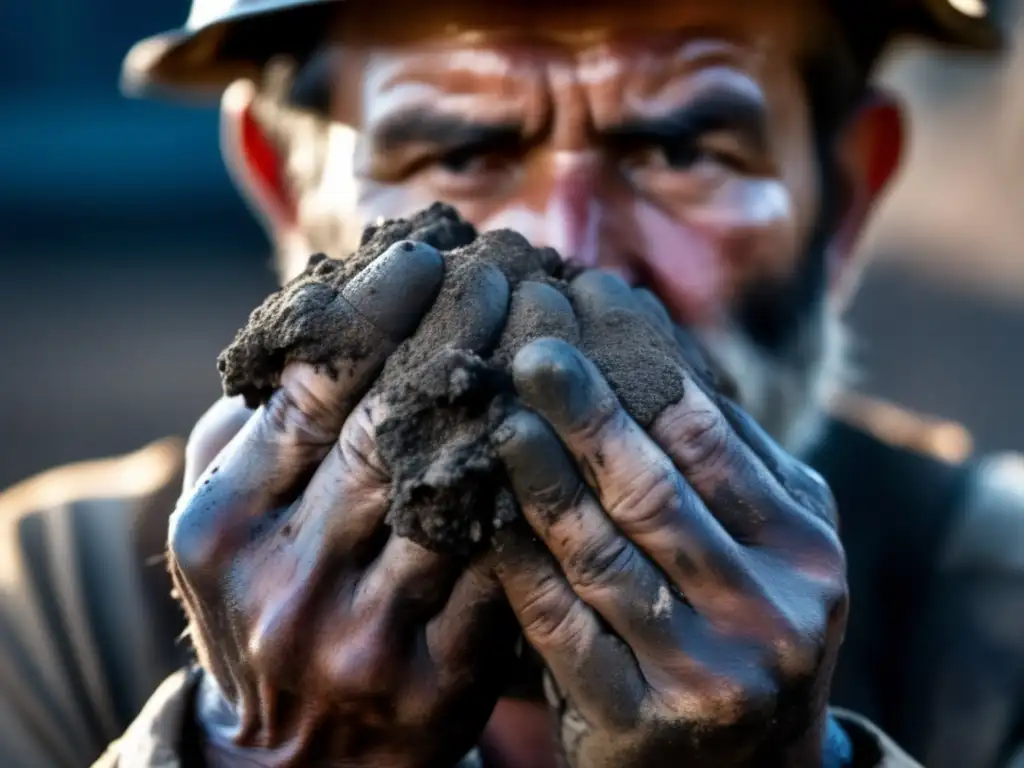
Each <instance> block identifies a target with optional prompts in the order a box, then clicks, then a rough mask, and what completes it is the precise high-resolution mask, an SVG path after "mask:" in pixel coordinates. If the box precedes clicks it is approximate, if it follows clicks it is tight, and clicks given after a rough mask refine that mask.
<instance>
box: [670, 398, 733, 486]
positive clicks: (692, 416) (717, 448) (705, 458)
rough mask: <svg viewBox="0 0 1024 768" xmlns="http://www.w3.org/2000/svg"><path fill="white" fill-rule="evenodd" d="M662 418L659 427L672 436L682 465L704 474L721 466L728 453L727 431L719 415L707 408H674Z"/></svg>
mask: <svg viewBox="0 0 1024 768" xmlns="http://www.w3.org/2000/svg"><path fill="white" fill-rule="evenodd" d="M665 418H666V423H664V424H663V425H661V427H662V429H663V430H664V431H666V432H667V433H668V434H669V435H671V438H672V441H673V447H674V452H675V454H676V456H677V457H678V458H679V460H680V462H681V463H682V464H684V465H686V466H687V467H690V468H692V469H694V470H698V471H701V472H707V473H713V472H715V471H717V470H718V469H719V468H720V467H721V466H722V464H723V463H724V462H725V460H726V458H727V456H728V452H729V439H728V437H729V432H728V427H727V424H726V421H725V419H724V418H723V416H722V414H720V413H718V412H717V411H714V410H712V409H710V408H707V409H703V408H702V409H688V408H675V409H672V410H671V411H670V412H669V413H667V414H666V417H665Z"/></svg>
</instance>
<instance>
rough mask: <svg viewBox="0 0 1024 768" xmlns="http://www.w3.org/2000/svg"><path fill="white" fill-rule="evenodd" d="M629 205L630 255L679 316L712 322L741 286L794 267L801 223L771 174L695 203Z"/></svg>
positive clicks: (727, 307) (733, 183)
mask: <svg viewBox="0 0 1024 768" xmlns="http://www.w3.org/2000/svg"><path fill="white" fill-rule="evenodd" d="M634 208H635V214H634V216H635V221H636V225H637V230H638V231H637V235H638V244H637V245H634V246H633V247H634V248H635V249H637V250H636V252H635V258H637V259H638V260H639V261H640V262H641V265H642V271H643V272H644V273H646V277H647V279H648V281H649V282H650V283H651V284H652V288H654V289H655V290H656V292H657V293H658V294H659V296H660V297H661V299H662V301H664V302H665V304H666V305H667V306H668V307H669V309H670V310H671V311H672V312H673V314H674V315H675V317H676V319H677V320H679V321H680V322H683V323H686V324H692V325H714V324H716V322H717V320H718V319H719V318H722V316H723V315H728V314H729V311H730V309H732V307H733V306H734V305H735V303H736V301H737V299H738V298H739V297H741V296H742V295H743V294H744V293H745V290H746V288H747V287H748V286H750V285H751V284H753V283H756V282H760V281H763V280H766V279H777V278H779V277H785V276H787V275H789V274H791V273H792V272H793V271H794V270H795V269H796V267H797V264H798V260H799V259H798V257H799V247H798V241H799V234H798V232H799V229H800V227H799V226H798V224H797V221H796V217H795V215H794V211H793V204H792V199H791V196H790V195H789V193H788V192H787V190H786V188H785V186H784V185H783V184H782V183H780V182H779V181H777V180H750V179H744V180H731V181H728V182H726V183H725V184H723V185H722V186H721V187H720V188H719V189H718V190H717V191H716V192H715V194H714V195H713V196H712V197H710V198H709V199H708V201H707V202H706V203H702V204H700V205H691V206H679V207H675V208H672V207H666V206H663V205H662V206H658V205H654V204H653V203H651V202H650V201H648V200H645V199H640V200H638V201H637V202H636V203H635V205H634Z"/></svg>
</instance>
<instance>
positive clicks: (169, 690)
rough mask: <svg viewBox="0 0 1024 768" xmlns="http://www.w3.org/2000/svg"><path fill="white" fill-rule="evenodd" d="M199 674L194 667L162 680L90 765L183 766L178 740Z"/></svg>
mask: <svg viewBox="0 0 1024 768" xmlns="http://www.w3.org/2000/svg"><path fill="white" fill-rule="evenodd" d="M200 675H201V671H200V669H199V668H198V667H194V668H191V669H182V670H179V671H178V672H175V673H174V674H173V675H171V676H170V677H168V678H167V679H166V680H164V682H163V683H161V685H160V687H159V688H157V689H156V691H155V692H154V693H153V695H152V696H150V697H149V701H147V702H146V705H145V706H144V707H143V708H142V711H141V712H140V713H139V714H138V716H137V717H136V718H135V720H134V721H133V722H132V724H131V725H130V726H128V730H126V731H125V732H124V735H123V736H121V738H120V739H118V740H117V741H115V742H113V743H112V744H111V745H110V746H109V747H107V751H106V752H104V753H103V756H102V757H100V759H99V760H97V761H96V762H95V763H94V764H93V768H183V766H185V765H186V761H185V760H184V759H183V755H182V744H183V743H184V742H185V741H186V740H185V738H184V736H185V732H186V729H187V728H188V721H189V718H190V716H191V712H192V707H193V703H194V701H195V691H196V687H197V685H198V683H199V679H200Z"/></svg>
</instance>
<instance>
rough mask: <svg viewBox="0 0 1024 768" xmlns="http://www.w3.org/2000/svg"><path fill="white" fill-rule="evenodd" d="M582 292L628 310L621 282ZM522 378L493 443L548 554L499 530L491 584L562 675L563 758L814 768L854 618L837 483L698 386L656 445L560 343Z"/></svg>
mask: <svg viewBox="0 0 1024 768" xmlns="http://www.w3.org/2000/svg"><path fill="white" fill-rule="evenodd" d="M575 290H576V292H577V296H576V301H575V302H574V303H575V304H576V306H577V307H580V306H589V307H591V308H597V309H599V308H600V306H601V305H602V304H608V305H621V304H622V302H624V301H629V300H630V299H629V296H630V289H629V288H628V287H627V286H626V285H625V284H624V283H622V282H621V281H618V280H617V279H612V278H602V279H594V278H588V280H587V284H586V285H584V286H577V287H575ZM581 291H582V292H584V293H586V294H588V295H586V296H584V297H583V298H584V299H585V300H582V301H581V296H580V295H579V294H580V292H581ZM633 295H634V296H635V295H636V294H635V293H634V294H633ZM644 299H645V301H646V300H649V299H650V297H649V295H647V296H645V297H644ZM577 311H578V310H577ZM514 376H515V383H516V388H517V390H518V393H519V396H520V398H521V400H522V401H523V403H524V404H525V405H526V406H527V407H528V408H529V410H525V409H524V410H522V411H520V412H518V413H517V414H515V415H513V416H511V417H510V418H509V420H508V421H506V422H505V423H504V424H503V426H502V427H501V429H499V430H498V434H497V435H496V438H495V440H496V443H497V444H498V445H499V449H498V450H499V454H500V455H501V457H502V459H503V461H504V462H505V464H506V467H507V469H508V471H509V474H510V477H511V480H512V484H513V487H514V490H515V493H516V495H517V497H518V498H519V501H520V504H521V506H522V508H523V511H524V513H525V516H526V518H527V519H528V521H529V523H530V525H531V526H532V528H533V531H534V532H535V533H536V534H537V536H538V537H539V539H540V540H541V541H538V540H537V539H536V538H534V537H533V536H530V535H529V534H526V533H523V532H519V533H515V532H513V531H512V530H509V531H505V532H503V534H502V535H503V540H502V541H501V545H502V546H501V549H500V555H499V563H498V566H497V573H498V576H499V578H500V580H501V581H502V584H503V586H504V588H505V591H506V593H507V595H508V598H509V601H510V603H511V605H512V607H513V609H514V610H515V612H516V614H517V617H518V619H519V622H520V624H521V625H522V628H523V632H524V634H525V636H526V637H527V639H528V640H529V641H530V643H531V644H532V645H533V647H534V648H535V649H536V651H537V652H538V653H539V654H540V655H541V656H542V657H543V659H544V660H545V662H546V664H547V667H548V670H549V673H550V676H551V678H553V679H552V680H549V681H548V682H549V683H550V685H549V686H548V690H549V698H551V699H552V700H553V704H554V706H555V709H556V714H557V716H558V733H557V736H558V740H559V742H560V744H561V747H562V749H563V751H564V755H563V757H564V759H565V761H566V762H567V763H568V764H569V765H571V766H586V767H587V768H598V767H600V768H609V767H612V766H614V767H615V768H618V767H619V766H622V767H625V766H630V767H639V768H646V767H648V766H662V765H664V766H676V765H686V766H689V767H690V768H695V767H696V766H730V767H734V766H761V765H774V766H817V765H820V764H821V760H822V743H823V738H824V729H825V726H826V718H827V714H826V703H827V698H828V690H829V684H830V679H831V673H832V666H833V663H834V660H835V657H836V653H837V650H838V647H839V644H840V641H841V636H842V634H843V631H844V626H845V621H846V611H847V591H846V582H845V564H844V554H843V550H842V548H841V545H840V543H839V540H838V537H837V533H836V529H835V519H834V509H833V501H832V498H831V494H830V493H829V491H828V488H827V487H826V485H825V484H824V482H823V481H822V480H821V479H820V478H819V477H818V476H817V475H816V474H815V473H814V472H813V471H811V470H809V469H808V468H806V467H805V466H803V465H802V464H801V463H799V462H798V461H797V460H795V459H794V458H792V457H791V456H789V455H788V454H786V453H785V452H784V451H783V450H782V449H781V448H779V447H778V446H777V445H776V444H775V443H774V442H773V441H772V440H771V439H770V438H769V437H768V436H767V435H766V434H765V433H764V432H763V431H762V430H761V429H760V428H759V427H758V426H757V424H755V423H754V421H753V420H752V419H751V418H750V417H749V416H747V415H746V414H745V413H743V412H742V411H741V410H740V409H738V408H736V407H735V406H733V405H732V404H730V403H728V402H726V401H725V400H724V399H720V398H718V397H715V396H713V395H709V394H708V393H707V392H706V391H704V389H703V388H702V387H701V386H697V385H695V384H694V381H693V379H692V378H688V379H687V380H686V382H685V383H686V386H685V394H684V396H683V398H682V400H681V401H679V402H678V403H677V404H675V405H673V406H671V407H669V408H668V409H667V410H665V411H664V412H663V413H662V415H661V416H660V417H659V418H658V419H657V420H656V421H655V422H654V424H653V425H652V426H651V427H650V429H649V431H645V430H643V429H641V428H640V427H639V426H638V425H637V424H636V423H635V422H634V421H633V420H632V419H631V418H630V417H629V415H627V414H626V413H625V412H624V411H623V409H622V407H621V406H620V405H619V403H618V401H617V400H616V398H615V396H614V394H613V393H612V391H611V389H610V388H609V385H608V384H607V383H606V381H605V380H604V379H603V378H602V376H601V375H600V373H599V372H598V370H597V369H596V367H595V366H594V365H593V364H592V363H591V362H590V361H589V360H587V359H586V358H585V357H584V356H583V355H582V354H581V353H580V352H579V351H577V350H576V349H575V348H573V347H571V346H570V345H568V344H565V343H563V342H561V341H555V340H550V339H548V340H540V341H536V342H534V343H533V344H531V345H530V346H527V347H525V348H524V349H523V350H521V351H520V353H519V354H518V355H517V357H516V359H515V363H514Z"/></svg>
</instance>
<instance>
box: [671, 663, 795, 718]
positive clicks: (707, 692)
mask: <svg viewBox="0 0 1024 768" xmlns="http://www.w3.org/2000/svg"><path fill="white" fill-rule="evenodd" d="M681 682H682V685H680V686H679V687H675V688H669V689H668V690H667V691H661V692H659V697H660V698H661V700H662V706H664V707H665V708H666V709H668V711H670V712H672V713H674V714H675V715H676V716H677V717H680V716H681V719H682V720H683V721H684V722H686V723H687V724H689V725H691V726H698V727H702V728H713V729H716V730H718V729H728V728H731V727H735V726H739V725H741V724H742V723H744V722H750V720H751V718H752V717H757V716H759V715H760V716H770V714H771V712H772V711H773V709H774V705H775V702H776V700H777V698H778V693H779V691H778V686H777V684H776V682H775V680H774V678H773V676H772V674H771V672H770V671H769V670H768V669H766V668H764V667H762V666H758V665H756V664H749V665H747V667H746V670H745V671H744V672H743V673H742V674H739V675H722V674H719V673H716V672H714V671H713V670H711V669H708V668H706V667H700V668H698V669H694V670H691V674H689V675H686V677H685V681H681Z"/></svg>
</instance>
